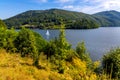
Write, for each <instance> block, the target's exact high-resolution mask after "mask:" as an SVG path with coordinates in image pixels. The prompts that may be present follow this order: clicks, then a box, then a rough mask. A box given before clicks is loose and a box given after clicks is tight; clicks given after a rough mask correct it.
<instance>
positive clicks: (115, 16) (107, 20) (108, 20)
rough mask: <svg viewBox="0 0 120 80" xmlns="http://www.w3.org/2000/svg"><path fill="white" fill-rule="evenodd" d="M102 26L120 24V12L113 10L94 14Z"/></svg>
mask: <svg viewBox="0 0 120 80" xmlns="http://www.w3.org/2000/svg"><path fill="white" fill-rule="evenodd" d="M93 16H94V17H95V18H96V20H97V21H98V22H99V23H100V24H101V26H104V27H106V26H109V27H112V26H120V12H117V11H114V10H111V11H103V12H99V13H96V14H93Z"/></svg>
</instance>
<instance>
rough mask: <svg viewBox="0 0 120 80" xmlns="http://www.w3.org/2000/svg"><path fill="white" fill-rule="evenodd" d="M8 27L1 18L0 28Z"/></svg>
mask: <svg viewBox="0 0 120 80" xmlns="http://www.w3.org/2000/svg"><path fill="white" fill-rule="evenodd" d="M6 27H7V26H6V24H5V23H4V22H3V21H2V20H0V28H6Z"/></svg>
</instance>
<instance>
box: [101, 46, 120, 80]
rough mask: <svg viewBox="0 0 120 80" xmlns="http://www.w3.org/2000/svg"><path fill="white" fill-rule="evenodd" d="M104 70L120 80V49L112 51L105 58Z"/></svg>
mask: <svg viewBox="0 0 120 80" xmlns="http://www.w3.org/2000/svg"><path fill="white" fill-rule="evenodd" d="M103 69H104V70H105V72H107V73H108V74H109V75H111V76H112V77H113V78H120V48H117V49H114V50H110V52H108V53H107V54H106V55H105V56H104V57H103Z"/></svg>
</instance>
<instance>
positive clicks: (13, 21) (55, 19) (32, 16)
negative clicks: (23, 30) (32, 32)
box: [4, 9, 98, 29]
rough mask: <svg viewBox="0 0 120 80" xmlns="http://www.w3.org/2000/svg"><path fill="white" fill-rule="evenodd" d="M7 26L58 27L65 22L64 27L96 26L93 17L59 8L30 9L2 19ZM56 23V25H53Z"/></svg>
mask: <svg viewBox="0 0 120 80" xmlns="http://www.w3.org/2000/svg"><path fill="white" fill-rule="evenodd" d="M4 21H5V23H6V24H7V26H8V27H12V26H14V27H15V28H19V27H20V26H26V27H38V28H42V29H43V28H51V29H52V28H60V26H59V25H60V24H61V23H64V24H66V28H72V29H74V28H96V27H98V25H97V23H96V20H95V18H94V17H92V16H91V15H88V14H84V13H80V12H73V11H66V10H61V9H50V10H30V11H27V12H24V13H21V14H18V15H16V16H14V17H11V18H9V19H6V20H4ZM55 25H57V26H58V27H54V26H55Z"/></svg>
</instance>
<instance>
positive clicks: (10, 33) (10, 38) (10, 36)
mask: <svg viewBox="0 0 120 80" xmlns="http://www.w3.org/2000/svg"><path fill="white" fill-rule="evenodd" d="M17 34H18V33H17V32H16V31H15V30H14V29H13V28H11V29H10V30H6V44H7V45H6V46H5V47H4V48H5V49H6V50H7V51H10V52H15V51H16V48H15V45H14V41H15V39H16V37H17Z"/></svg>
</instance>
